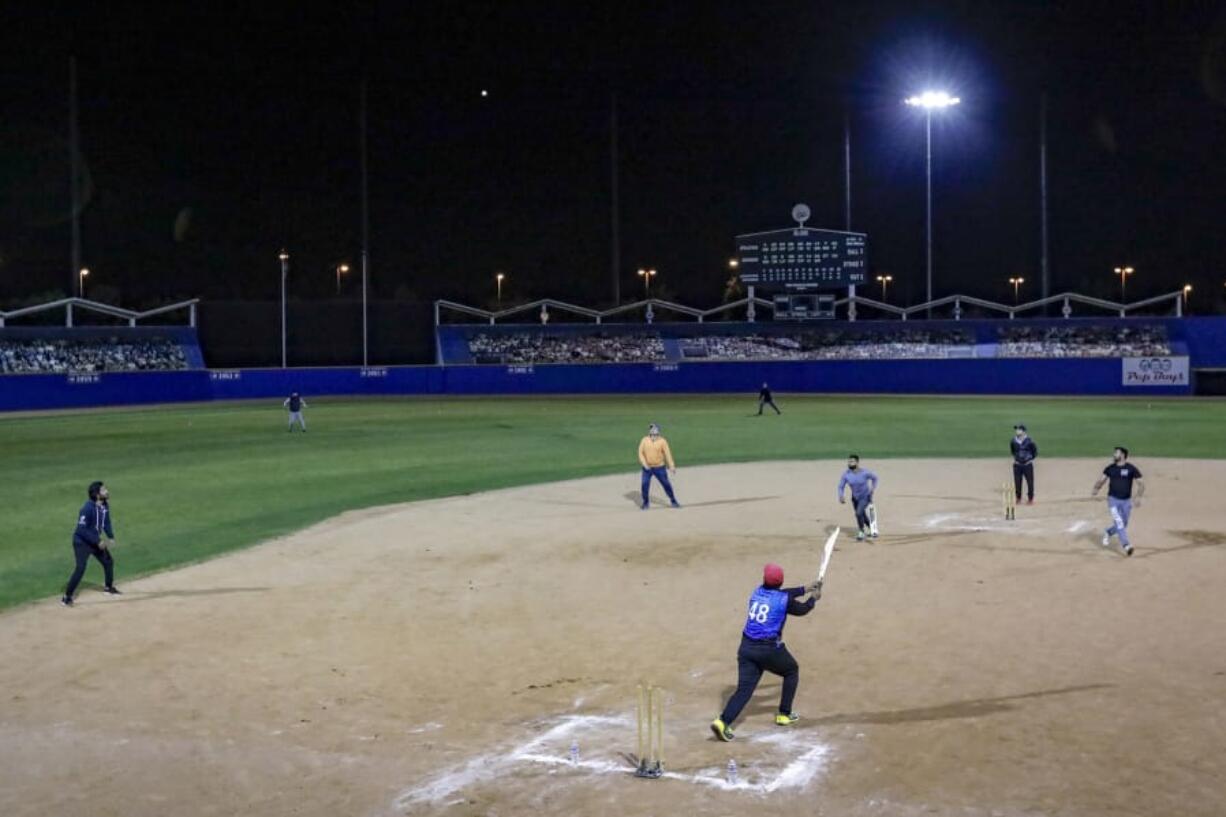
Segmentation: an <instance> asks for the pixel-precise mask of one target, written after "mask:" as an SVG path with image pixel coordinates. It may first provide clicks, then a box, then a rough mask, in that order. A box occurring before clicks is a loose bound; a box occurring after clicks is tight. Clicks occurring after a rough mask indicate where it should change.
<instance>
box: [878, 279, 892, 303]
mask: <svg viewBox="0 0 1226 817" xmlns="http://www.w3.org/2000/svg"><path fill="white" fill-rule="evenodd" d="M893 281H894V276H893V275H878V276H877V283H879V284H881V300H883V301H885V300H887V299H888V298H889V294H890V284H891V283H892V282H893Z"/></svg>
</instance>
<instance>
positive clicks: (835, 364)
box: [0, 358, 1192, 411]
mask: <svg viewBox="0 0 1226 817" xmlns="http://www.w3.org/2000/svg"><path fill="white" fill-rule="evenodd" d="M764 380H765V381H769V382H770V384H771V387H772V388H773V389H775V390H776V391H779V392H810V393H881V394H1034V395H1044V394H1051V395H1125V396H1126V395H1168V396H1178V395H1187V394H1191V392H1192V387H1191V385H1186V386H1174V387H1172V386H1146V387H1137V386H1129V387H1126V386H1124V385H1123V376H1122V363H1121V361H1120V360H1118V359H1115V358H1091V359H1087V358H1081V359H1049V360H1031V359H973V358H968V359H955V360H829V361H779V362H752V363H736V362H719V363H714V362H696V363H655V364H652V363H628V364H593V365H569V364H551V365H536V366H389V367H386V368H383V367H379V368H369V369H361V368H326V369H234V370H217V369H214V370H207V371H201V370H195V371H178V372H115V373H109V374H81V375H64V374H57V375H7V376H0V411H23V410H25V411H28V410H42V409H56V408H84V407H91V406H125V405H140V404H149V403H180V402H200V401H208V400H253V399H274V398H275V399H278V400H280V399H284V397H285V396H286V395H288V394H289V393H290V392H291V391H299V392H301V393H302V394H303V395H305V396H307V397H308V398H310V397H312V396H315V397H318V396H325V395H354V396H361V395H404V396H413V395H437V396H447V395H498V394H519V395H531V394H617V393H625V394H643V393H657V394H665V393H685V392H690V393H697V392H753V391H756V390H757V388H758V386H759V385H761V383H762V381H764Z"/></svg>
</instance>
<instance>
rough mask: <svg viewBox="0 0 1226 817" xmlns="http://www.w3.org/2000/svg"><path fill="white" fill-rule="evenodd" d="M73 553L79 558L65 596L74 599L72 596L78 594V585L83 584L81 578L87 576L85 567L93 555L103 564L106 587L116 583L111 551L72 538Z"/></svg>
mask: <svg viewBox="0 0 1226 817" xmlns="http://www.w3.org/2000/svg"><path fill="white" fill-rule="evenodd" d="M72 552H73V553H74V554H75V555H76V557H77V568H76V570H74V571H72V576H71V577H70V578H69V579H68V587H67V588H66V589H65V590H64V595H65V596H67V597H68V598H72V594H73V593H75V592H77V585H78V584H80V583H81V577H82V576H84V575H85V565H86V564H88V563H89V557H90V555H91V554H92V555H93V557H94V558H95V559H97V560H98V561H100V562H102V572H103V574H104V575H105V576H106V586H107V587H110V586H111V585H113V584H114V583H115V560H114V559H113V558H112V557H111V552H110V551H109V550H103V549H102V548H100V547H98V546H97V545H91V544H89V543H88V542H82V541H81V540H80V539H78V538H77V537H75V536H74V537H72Z"/></svg>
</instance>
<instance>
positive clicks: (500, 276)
mask: <svg viewBox="0 0 1226 817" xmlns="http://www.w3.org/2000/svg"><path fill="white" fill-rule="evenodd" d="M506 277H507V276H506V273H503V272H500V273H498V274H496V275H495V276H494V284H495V286H497V288H498V306H500V307H501V306H502V282H503V280H504V279H505V278H506Z"/></svg>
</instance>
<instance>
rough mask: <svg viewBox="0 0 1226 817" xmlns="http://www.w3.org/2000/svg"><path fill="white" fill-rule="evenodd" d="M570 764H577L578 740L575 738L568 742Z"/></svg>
mask: <svg viewBox="0 0 1226 817" xmlns="http://www.w3.org/2000/svg"><path fill="white" fill-rule="evenodd" d="M570 764H571V765H572V766H578V765H579V742H578V741H575V740H572V741H571V742H570Z"/></svg>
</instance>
